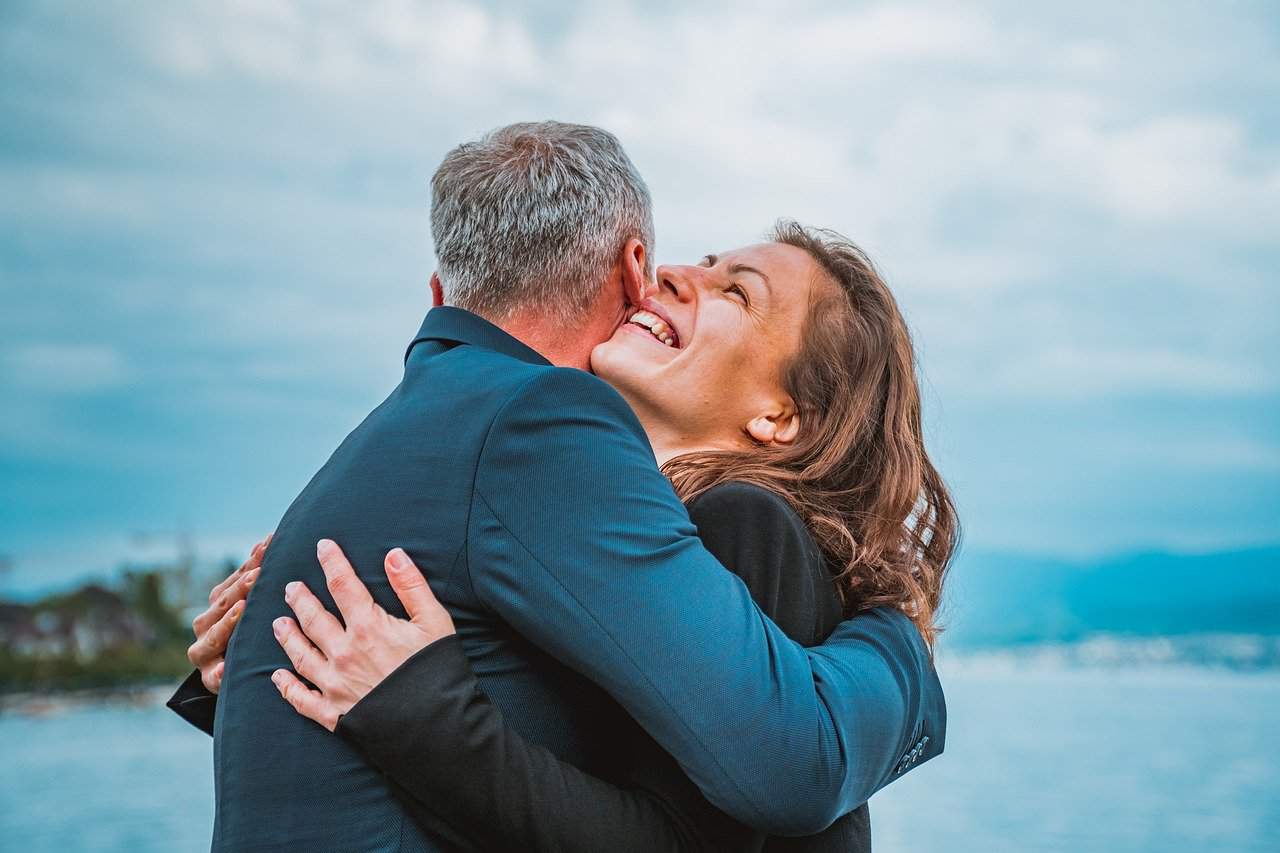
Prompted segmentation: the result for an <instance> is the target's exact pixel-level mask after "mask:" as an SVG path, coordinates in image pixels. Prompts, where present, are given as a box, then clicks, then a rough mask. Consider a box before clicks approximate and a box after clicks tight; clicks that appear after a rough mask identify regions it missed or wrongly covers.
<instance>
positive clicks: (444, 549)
mask: <svg viewBox="0 0 1280 853" xmlns="http://www.w3.org/2000/svg"><path fill="white" fill-rule="evenodd" d="M324 537H328V538H332V539H334V540H336V541H337V542H338V544H339V545H340V546H341V547H342V548H343V549H344V550H345V551H346V553H347V555H348V556H349V557H350V558H351V561H352V563H353V565H354V566H355V567H356V570H357V572H358V573H359V574H360V576H361V578H362V579H363V580H364V582H365V583H366V584H367V585H368V586H369V588H370V591H371V592H372V593H373V596H374V597H375V598H376V599H377V600H378V601H379V602H380V603H381V604H382V605H383V606H384V607H386V608H387V609H388V610H389V611H391V612H393V613H397V614H401V615H402V614H403V610H402V608H401V607H400V606H399V603H398V601H397V599H396V597H395V594H394V593H393V592H392V591H391V589H390V587H389V586H388V584H387V581H386V577H385V575H384V573H383V569H382V561H383V556H384V554H385V553H386V551H388V550H389V549H390V548H392V547H395V546H401V547H404V548H405V549H406V550H407V551H408V552H409V554H410V556H412V557H413V559H414V561H415V562H417V564H418V565H419V566H420V567H422V569H423V571H424V572H425V573H426V575H427V579H428V580H429V581H430V583H431V586H432V589H433V590H434V591H435V593H436V595H437V596H438V597H439V598H440V600H441V601H442V602H443V603H444V604H445V605H446V606H447V607H448V608H449V610H450V612H451V613H452V614H453V618H454V621H455V623H456V625H457V629H458V634H459V637H460V639H461V642H462V645H463V647H464V649H465V651H466V653H467V655H468V657H469V658H470V660H471V663H472V665H473V667H474V668H475V671H476V674H477V676H478V677H479V679H480V681H481V683H482V684H483V686H484V690H485V692H486V693H487V694H488V695H489V696H490V698H491V699H492V700H493V702H494V703H495V704H497V705H498V706H499V707H500V708H501V709H502V710H503V711H504V712H505V714H506V717H507V719H508V720H509V721H510V723H511V724H512V725H513V726H514V727H515V728H517V729H518V730H519V731H520V732H521V734H523V735H524V736H525V737H527V738H529V739H530V740H533V741H535V742H537V743H541V744H543V745H545V746H547V747H548V748H550V749H551V750H552V751H553V752H555V753H556V754H557V755H559V756H560V757H561V758H564V759H567V760H569V761H572V762H573V763H575V764H577V765H579V766H581V767H583V768H584V769H586V770H588V771H596V772H600V773H601V775H604V776H606V777H607V776H608V767H609V764H610V762H611V761H613V760H615V758H616V757H615V756H613V755H612V754H611V751H610V741H611V739H610V738H609V736H608V735H609V732H610V731H612V730H613V729H614V725H615V724H618V725H621V724H623V723H622V722H621V721H623V720H625V717H624V716H623V714H624V709H625V713H627V714H630V715H631V716H632V717H634V719H635V720H636V721H637V722H639V724H640V725H641V726H643V727H644V728H645V729H646V730H647V731H648V732H649V733H650V734H651V735H652V736H653V737H654V739H655V740H656V741H657V742H658V743H659V744H661V745H662V747H663V748H664V749H666V750H667V751H668V752H670V753H671V754H672V755H673V756H674V757H675V758H676V759H677V761H678V762H679V763H680V765H681V766H682V767H683V768H684V770H685V772H686V773H687V774H688V775H689V777H690V778H691V779H692V780H693V781H694V782H696V783H697V785H698V786H699V787H700V788H701V789H702V790H703V791H704V793H705V794H706V795H707V797H708V799H710V800H711V801H712V802H714V803H715V804H716V805H717V806H719V807H720V808H722V809H724V810H725V811H726V812H728V813H729V814H731V815H733V816H734V817H736V818H738V819H739V820H741V821H743V822H745V823H748V824H751V825H754V826H756V827H758V828H760V829H761V830H763V831H766V832H772V833H778V834H805V833H811V832H816V831H818V830H820V829H822V828H823V827H825V826H826V825H827V824H829V823H830V822H831V821H832V820H834V819H835V818H836V817H837V816H839V815H841V814H843V813H845V812H847V811H849V810H851V809H853V808H854V807H856V806H858V805H859V804H861V803H862V802H864V801H866V800H867V799H868V798H869V797H870V796H871V794H872V793H873V792H875V791H876V790H878V789H879V788H880V787H882V786H883V785H885V784H887V783H888V782H889V781H891V780H892V779H893V778H894V777H895V776H896V775H898V774H900V773H902V772H904V771H905V770H907V769H909V768H910V767H911V766H913V765H914V764H915V763H918V762H919V761H921V760H924V759H927V758H929V757H931V756H933V755H935V754H937V753H938V752H940V751H941V748H942V745H943V735H944V729H945V709H944V705H943V699H942V692H941V687H940V685H939V684H938V681H937V678H936V675H935V674H934V672H933V668H932V665H931V663H930V660H929V656H928V653H927V650H926V649H925V647H924V645H923V643H922V642H921V640H920V637H919V635H918V633H917V632H916V631H915V629H914V628H913V626H912V625H911V624H910V622H909V621H908V620H907V619H906V618H905V617H903V616H902V615H901V614H898V613H896V612H891V611H885V610H877V611H874V612H872V613H869V614H865V615H862V616H859V617H857V618H854V619H852V620H849V621H847V622H845V623H843V624H842V625H841V626H840V627H839V628H837V629H836V631H835V633H834V634H833V635H832V636H831V638H830V639H829V640H828V641H827V643H825V644H824V645H822V646H820V647H817V648H813V649H805V648H804V647H802V646H800V645H798V644H796V643H795V642H793V641H792V640H790V639H789V638H788V637H787V636H786V635H785V634H784V633H783V632H782V631H781V630H780V629H779V628H778V627H777V626H776V625H774V624H773V623H772V622H771V621H770V620H769V619H768V618H767V617H765V616H764V614H762V613H761V612H760V610H759V608H758V607H757V606H756V605H755V603H754V602H753V601H752V599H751V596H750V594H749V593H748V591H747V588H746V587H745V585H744V584H743V582H742V581H741V580H740V579H739V578H738V577H737V576H735V575H734V574H732V573H731V572H728V571H726V570H725V569H724V568H723V567H721V566H720V564H719V563H717V562H716V561H715V559H714V558H713V557H712V556H711V555H710V554H709V553H708V552H707V551H706V549H705V548H703V546H702V544H701V542H700V541H699V539H698V537H697V535H696V530H695V529H694V527H693V525H692V524H691V522H690V521H689V516H688V514H687V512H686V510H685V508H684V506H683V505H682V504H681V502H680V501H679V500H678V499H677V498H676V496H675V494H674V493H673V491H672V489H671V486H670V484H669V483H668V481H667V480H666V479H665V478H664V477H663V476H662V475H661V474H660V473H659V471H658V469H657V467H656V465H655V462H654V457H653V452H652V449H651V448H650V446H649V444H648V441H647V439H646V437H645V434H644V432H643V430H642V429H641V426H640V424H639V422H638V421H637V420H636V418H635V416H634V414H633V413H632V412H631V410H630V408H629V407H628V406H627V404H626V402H625V401H624V400H623V399H622V398H621V397H620V396H619V395H618V394H617V393H616V392H615V391H614V390H613V389H612V388H610V387H609V386H608V385H607V384H606V383H604V382H603V381H601V380H599V379H598V378H596V377H594V376H592V375H590V374H588V373H585V372H582V371H578V370H571V369H565V368H556V367H552V366H551V365H550V364H549V363H548V362H547V361H546V360H545V359H544V358H542V357H541V356H540V355H538V354H537V353H536V352H534V351H533V350H531V349H529V348H528V347H526V346H524V345H523V344H521V343H520V342H519V341H517V340H515V339H514V338H512V337H511V336H509V335H507V334H506V333H505V332H503V331H502V330H500V329H498V328H497V327H496V326H493V325H491V324H489V323H488V322H486V321H484V320H482V319H481V318H479V317H477V316H475V315H473V314H469V313H468V312H465V311H462V310H459V309H456V308H436V309H434V310H433V311H431V312H430V313H429V314H428V315H427V318H426V320H425V322H424V323H423V325H422V329H421V331H420V332H419V334H418V336H417V338H416V339H415V340H414V342H413V344H411V346H410V348H409V352H408V354H407V355H406V359H405V373H404V378H403V380H402V381H401V383H400V385H399V386H397V388H396V389H395V390H394V391H393V392H392V394H391V396H390V397H388V398H387V399H386V401H384V402H383V403H382V404H381V405H380V406H379V407H378V408H377V409H375V410H374V411H373V412H372V413H371V414H370V415H369V416H368V418H366V419H365V421H364V422H363V423H362V424H361V425H360V426H359V427H358V428H357V429H356V430H355V431H354V432H352V433H351V434H350V435H349V436H348V437H347V438H346V440H345V441H344V442H343V443H342V445H341V446H340V447H339V448H338V449H337V450H336V451H335V452H334V454H333V456H332V457H331V458H330V459H329V461H328V462H327V463H326V464H325V465H324V467H323V468H321V469H320V471H319V472H318V473H317V474H316V475H315V477H314V478H313V479H312V481H311V482H310V483H309V484H308V485H307V487H306V488H305V489H304V490H303V491H302V493H301V494H300V495H299V496H298V497H297V499H296V500H295V501H294V503H293V505H292V506H291V507H290V508H289V510H288V512H286V513H285V516H284V518H283V519H282V520H281V522H280V524H279V526H278V528H277V530H276V534H275V539H274V540H273V541H272V544H271V548H270V549H269V550H268V552H267V556H266V561H265V564H264V566H263V571H262V575H261V577H260V579H259V580H258V582H257V584H256V586H255V591H254V594H253V596H252V597H251V599H250V601H249V602H248V606H247V607H246V609H245V612H244V615H243V617H242V621H241V624H240V626H239V628H238V630H237V631H236V633H235V635H234V636H233V638H232V641H231V644H230V647H229V648H228V651H227V667H226V676H225V679H224V681H223V686H222V692H221V695H220V697H219V700H218V713H217V717H216V723H215V740H214V764H215V790H216V798H217V818H216V822H215V829H214V844H213V847H214V849H215V850H235V851H248V850H264V849H286V848H287V849H290V850H302V849H306V850H311V849H327V850H438V849H450V848H449V845H448V843H447V842H446V841H445V840H444V839H443V838H442V837H440V836H438V835H434V836H433V835H432V834H431V832H430V831H429V830H426V829H424V828H422V827H420V826H418V825H417V824H415V823H414V822H413V821H412V820H410V819H409V817H408V814H407V812H406V811H405V810H404V809H403V808H402V807H401V805H400V803H399V801H398V800H397V799H396V796H395V791H394V789H393V788H392V786H391V784H390V783H389V782H388V781H387V780H386V779H385V778H384V777H382V776H381V775H380V774H379V773H378V772H377V771H376V770H374V769H373V768H371V767H370V766H369V765H368V764H367V763H366V762H365V761H364V760H362V759H361V757H360V755H359V754H358V753H357V752H356V751H355V749H354V748H353V747H352V746H351V745H350V744H348V743H347V742H345V741H344V740H343V739H341V738H338V737H334V736H333V735H331V734H330V733H328V732H326V731H324V730H323V729H322V728H321V727H319V726H317V725H316V724H315V723H312V722H311V721H309V720H307V719H305V718H303V717H301V716H299V715H298V714H296V713H295V712H294V711H293V709H292V708H291V707H290V706H288V705H287V704H286V703H285V702H284V701H283V700H282V699H281V698H280V696H279V695H278V693H277V692H276V689H275V687H274V686H273V685H272V683H271V681H270V675H271V672H272V671H273V670H275V669H276V668H279V667H287V666H288V665H289V662H288V659H287V658H286V657H285V655H284V653H283V651H282V650H281V649H280V647H279V646H278V645H277V644H276V641H275V639H274V637H273V635H272V631H271V622H272V620H274V619H275V618H276V617H278V616H282V615H287V614H288V612H289V611H288V609H287V606H286V605H285V603H284V595H283V587H284V584H286V583H288V582H289V581H291V580H299V579H300V580H304V581H305V582H306V583H307V584H308V586H309V587H310V588H311V589H312V591H314V592H315V593H316V594H317V595H319V596H320V598H321V600H323V601H324V602H325V604H326V606H328V607H329V608H330V609H331V610H334V611H335V612H336V608H335V607H334V606H333V602H332V600H331V599H330V598H329V597H328V594H327V591H326V590H325V584H324V579H323V574H322V572H321V570H320V567H319V565H318V563H317V561H316V557H315V543H316V541H317V540H319V539H321V538H324ZM445 817H446V819H447V816H445Z"/></svg>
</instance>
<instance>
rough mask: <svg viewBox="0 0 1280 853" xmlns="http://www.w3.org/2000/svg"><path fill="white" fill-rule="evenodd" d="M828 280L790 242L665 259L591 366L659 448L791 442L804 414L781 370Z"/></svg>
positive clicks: (795, 348)
mask: <svg viewBox="0 0 1280 853" xmlns="http://www.w3.org/2000/svg"><path fill="white" fill-rule="evenodd" d="M822 280H823V276H822V273H821V271H820V269H819V267H818V266H817V264H816V263H815V262H814V261H813V259H812V258H811V257H810V256H809V254H808V253H807V252H805V251H804V250H803V249H798V248H796V247H794V246H789V245H786V244H783V243H765V244H761V245H758V246H748V247H746V248H744V249H735V250H733V251H731V252H726V253H724V254H722V255H708V256H707V257H706V258H704V259H703V261H702V263H700V264H698V265H697V266H662V267H658V270H657V288H656V292H655V293H654V294H653V295H652V296H650V297H649V298H647V299H646V300H645V301H644V302H643V303H642V304H641V306H640V309H639V310H637V311H635V312H634V313H633V314H632V316H631V319H630V321H629V322H626V323H623V324H622V326H621V327H620V328H619V329H618V331H617V332H615V333H614V335H613V337H612V338H610V339H609V340H607V341H605V342H604V343H602V344H600V345H599V346H597V347H596V348H595V350H594V351H593V352H592V354H591V367H592V369H593V370H594V371H595V373H596V374H597V375H599V376H600V377H601V378H603V379H605V380H607V381H608V382H609V383H610V384H612V385H613V386H614V387H615V388H617V389H618V390H619V391H620V392H621V393H622V395H623V396H624V397H626V398H627V401H628V402H629V403H630V404H631V406H632V408H633V409H635V410H636V413H637V414H638V415H639V416H640V419H641V421H642V422H643V423H644V425H645V428H646V429H647V430H648V431H649V434H650V438H651V439H653V440H654V445H655V449H658V450H659V451H661V450H662V449H663V448H664V447H674V449H677V450H679V451H680V452H687V451H689V450H699V449H728V448H736V447H742V446H743V445H744V444H750V443H751V442H752V441H755V442H763V443H771V442H777V443H786V442H789V441H791V440H793V439H794V437H795V434H796V432H797V431H798V429H799V419H798V416H797V415H796V413H795V405H794V403H793V402H792V400H791V398H790V396H789V395H788V394H787V393H786V391H785V390H784V389H783V387H782V369H783V366H784V365H785V364H786V363H787V362H788V361H789V360H790V359H791V358H792V357H793V356H794V355H795V353H796V352H797V351H798V350H799V347H800V334H801V330H802V327H803V325H804V319H805V316H806V314H807V312H808V307H809V304H810V292H811V289H812V288H813V287H814V286H815V282H820V281H822ZM656 432H660V433H662V434H661V435H655V433H656ZM660 455H661V453H660Z"/></svg>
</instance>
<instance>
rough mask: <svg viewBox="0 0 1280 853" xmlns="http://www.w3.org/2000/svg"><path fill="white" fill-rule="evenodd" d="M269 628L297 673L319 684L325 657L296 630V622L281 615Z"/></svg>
mask: <svg viewBox="0 0 1280 853" xmlns="http://www.w3.org/2000/svg"><path fill="white" fill-rule="evenodd" d="M271 629H272V630H273V631H274V632H275V635H276V642H278V643H279V644H280V646H281V647H282V648H283V649H284V653H285V654H286V655H288V656H289V662H290V663H292V664H293V668H294V669H296V670H297V671H298V674H300V675H301V676H302V677H303V678H305V679H306V680H307V681H310V682H311V683H312V684H319V683H320V675H321V673H322V672H323V670H324V663H325V658H324V656H323V655H321V653H320V651H319V650H318V649H317V648H316V647H315V646H314V645H312V643H311V641H310V640H308V639H307V637H306V635H305V634H303V633H302V632H301V631H299V630H298V626H297V624H295V623H294V621H293V620H292V619H290V618H289V617H288V616H281V617H280V618H279V619H277V620H276V621H274V622H272V623H271Z"/></svg>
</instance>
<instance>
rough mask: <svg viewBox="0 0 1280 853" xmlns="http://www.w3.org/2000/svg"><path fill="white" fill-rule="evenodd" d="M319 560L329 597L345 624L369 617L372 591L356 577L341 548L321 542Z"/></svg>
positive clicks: (322, 540) (330, 542)
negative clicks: (336, 606) (370, 593)
mask: <svg viewBox="0 0 1280 853" xmlns="http://www.w3.org/2000/svg"><path fill="white" fill-rule="evenodd" d="M316 557H317V558H318V559H319V560H320V567H321V568H323V569H324V579H325V583H326V584H327V585H328V587H329V594H330V595H332V596H333V601H334V603H335V604H337V605H338V612H339V613H341V614H342V618H343V621H345V622H346V623H347V624H351V622H352V621H354V620H358V619H361V618H364V617H365V616H367V615H368V614H369V611H370V610H372V609H373V607H374V604H373V596H371V595H369V589H368V588H367V587H366V586H365V585H364V583H363V582H362V581H361V580H360V578H359V577H358V576H357V575H356V570H355V569H354V568H352V567H351V561H350V560H348V559H347V555H346V554H344V553H342V549H341V548H339V547H338V544H337V543H336V542H334V541H333V540H331V539H321V540H320V541H319V542H317V543H316Z"/></svg>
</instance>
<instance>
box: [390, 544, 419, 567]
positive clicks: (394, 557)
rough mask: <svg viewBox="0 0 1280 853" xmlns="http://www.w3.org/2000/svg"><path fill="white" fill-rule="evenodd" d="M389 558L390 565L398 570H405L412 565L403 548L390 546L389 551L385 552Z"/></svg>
mask: <svg viewBox="0 0 1280 853" xmlns="http://www.w3.org/2000/svg"><path fill="white" fill-rule="evenodd" d="M387 556H388V557H390V558H391V566H392V568H394V569H395V570H396V571H398V572H403V571H406V570H407V569H408V568H409V567H410V566H412V565H413V560H410V559H409V555H408V554H406V553H405V552H404V549H403V548H392V549H391V553H389V554H387Z"/></svg>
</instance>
